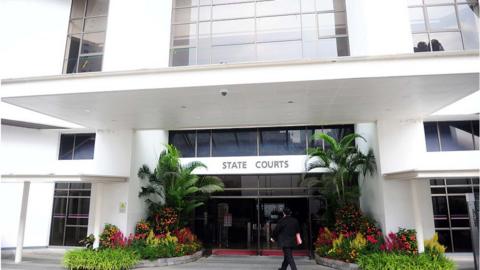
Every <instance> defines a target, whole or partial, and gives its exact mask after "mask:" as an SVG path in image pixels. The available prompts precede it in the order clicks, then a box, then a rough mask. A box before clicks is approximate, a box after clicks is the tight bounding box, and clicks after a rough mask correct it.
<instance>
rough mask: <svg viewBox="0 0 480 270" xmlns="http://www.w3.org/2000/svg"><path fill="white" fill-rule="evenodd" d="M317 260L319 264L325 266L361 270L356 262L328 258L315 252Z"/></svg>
mask: <svg viewBox="0 0 480 270" xmlns="http://www.w3.org/2000/svg"><path fill="white" fill-rule="evenodd" d="M315 262H317V264H320V265H324V266H328V267H331V268H335V269H340V270H359V269H360V268H359V267H358V265H356V264H354V263H347V262H343V261H339V260H334V259H328V258H324V257H320V256H318V255H317V254H315Z"/></svg>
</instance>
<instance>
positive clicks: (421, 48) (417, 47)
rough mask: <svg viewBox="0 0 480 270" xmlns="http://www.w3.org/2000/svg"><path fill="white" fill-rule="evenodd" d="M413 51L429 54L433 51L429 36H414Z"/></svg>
mask: <svg viewBox="0 0 480 270" xmlns="http://www.w3.org/2000/svg"><path fill="white" fill-rule="evenodd" d="M412 38H413V51H414V52H429V51H431V48H430V42H429V39H428V34H414V35H413V37H412Z"/></svg>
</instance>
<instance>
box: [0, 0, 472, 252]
mask: <svg viewBox="0 0 480 270" xmlns="http://www.w3.org/2000/svg"><path fill="white" fill-rule="evenodd" d="M0 10H1V16H0V18H1V25H2V37H3V39H2V40H3V41H4V42H2V45H1V46H2V54H3V56H2V64H3V65H2V66H3V69H2V77H3V80H2V85H1V86H2V88H1V94H2V102H3V105H4V106H7V104H8V105H14V106H18V107H21V108H23V109H27V110H30V111H33V112H36V113H41V114H43V115H47V116H50V117H55V118H58V119H61V120H64V121H68V122H70V123H74V124H75V125H74V126H75V127H74V128H66V129H65V128H64V127H66V126H68V127H71V125H68V124H65V122H60V121H57V122H56V123H57V124H51V123H50V124H48V123H45V122H42V123H38V122H35V121H33V120H32V119H31V118H28V119H22V118H21V117H20V115H19V114H10V115H6V116H3V115H2V118H3V119H2V141H1V145H2V150H1V156H2V183H1V184H0V187H1V191H0V192H1V196H0V205H1V208H2V219H1V224H2V240H1V243H2V247H15V246H37V247H38V246H70V245H76V244H77V242H78V240H79V239H81V238H83V237H85V236H86V235H87V234H90V233H94V234H98V233H99V231H100V230H101V229H102V227H103V225H104V224H105V223H112V224H115V225H117V226H118V227H119V228H120V229H121V230H122V231H123V232H125V233H127V234H128V233H130V232H132V231H133V229H134V225H135V222H136V221H138V220H140V219H141V218H144V217H145V211H146V210H145V205H144V202H143V200H142V199H140V198H138V192H139V189H140V186H141V185H142V182H141V181H140V180H139V179H138V176H137V171H138V168H139V167H140V166H141V165H142V164H148V165H150V166H151V167H152V166H154V165H155V162H156V159H157V158H158V155H159V154H160V152H161V151H162V149H164V146H165V144H167V143H171V144H174V145H175V146H177V147H178V148H179V149H180V150H181V152H182V153H183V156H184V159H185V160H192V159H195V160H201V161H203V162H204V163H205V164H206V165H207V166H208V169H207V170H204V171H201V172H197V173H201V174H212V175H218V176H219V177H221V178H222V179H223V180H224V182H225V185H226V189H225V191H224V192H223V193H218V194H214V196H212V198H211V199H210V200H209V201H208V202H207V204H206V207H204V208H202V209H200V210H199V211H197V213H196V215H195V222H194V228H195V230H196V232H197V233H198V234H199V235H200V236H201V237H202V238H203V239H204V240H205V241H207V240H208V241H207V242H208V243H209V245H210V246H211V247H213V248H215V247H219V246H222V247H224V246H225V243H226V241H227V239H228V243H229V247H230V248H240V249H249V250H254V251H255V252H259V254H262V251H263V250H267V249H270V248H272V247H271V246H269V244H268V241H266V240H267V239H268V237H267V235H268V230H269V228H270V225H271V224H272V223H274V222H275V220H274V219H275V218H274V216H275V215H274V212H275V211H276V210H278V209H280V208H282V207H284V206H290V207H291V208H293V209H294V211H295V212H296V214H297V216H298V217H299V219H300V220H301V223H302V233H303V234H304V238H305V239H306V243H307V244H306V246H305V248H306V249H308V248H309V247H311V243H312V239H313V238H314V237H315V235H316V229H317V228H318V227H319V226H321V225H322V217H321V213H322V211H324V210H325V207H328V205H325V204H324V200H323V198H322V196H320V195H316V194H317V193H316V192H315V191H312V190H310V189H308V188H305V187H302V186H299V185H298V183H299V181H300V180H301V178H302V175H303V174H304V173H305V159H306V149H307V148H308V147H311V146H312V145H316V146H318V142H315V141H312V140H311V135H312V134H313V133H314V132H316V131H321V132H326V133H328V134H330V135H332V136H334V137H337V138H340V137H341V136H343V135H344V134H347V133H351V132H356V133H359V134H361V135H362V136H364V137H365V138H366V140H367V142H363V141H358V142H357V145H358V146H359V147H360V148H361V149H363V150H366V149H368V148H372V149H373V150H374V153H375V156H376V162H377V168H378V169H377V172H376V174H375V175H373V176H371V177H369V178H368V179H364V180H363V181H361V184H360V189H361V197H360V205H361V208H362V210H363V211H364V212H365V213H367V214H369V215H371V216H372V217H374V218H375V219H376V220H377V221H378V222H379V223H380V226H381V228H382V230H383V231H385V232H388V231H396V230H397V229H398V227H407V228H414V229H416V231H417V236H418V239H419V246H420V249H422V243H423V239H426V238H430V237H431V236H432V235H433V233H434V232H438V233H439V235H440V239H441V242H442V243H443V244H444V245H446V246H447V248H448V251H450V252H462V251H469V250H471V244H470V236H469V226H470V225H469V223H468V213H467V209H466V202H465V194H466V193H472V192H475V193H477V194H478V181H479V180H478V177H479V171H478V169H479V167H478V161H479V160H480V152H479V124H478V110H476V111H470V112H468V113H467V114H456V115H448V114H447V115H445V114H438V113H437V114H434V113H435V112H437V111H438V110H440V109H441V108H444V107H446V106H448V105H450V104H452V103H454V102H456V101H458V100H461V99H463V98H465V97H467V96H469V95H472V94H473V95H474V96H475V95H477V96H478V90H479V83H478V76H479V70H478V47H479V42H478V1H476V0H435V1H434V0H408V1H407V0H394V1H382V0H174V1H167V0H164V1H157V0H136V1H108V0H72V1H53V0H36V1H31V0H15V1H2V2H1V8H0ZM464 109H466V108H464ZM33 112H32V113H33ZM222 209H223V210H222ZM225 210H226V211H228V212H229V213H231V215H232V219H233V222H232V227H230V228H229V233H228V234H226V233H220V232H221V230H220V228H221V218H222V217H220V216H219V214H220V213H224V212H225Z"/></svg>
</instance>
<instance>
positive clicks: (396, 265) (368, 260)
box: [357, 252, 455, 270]
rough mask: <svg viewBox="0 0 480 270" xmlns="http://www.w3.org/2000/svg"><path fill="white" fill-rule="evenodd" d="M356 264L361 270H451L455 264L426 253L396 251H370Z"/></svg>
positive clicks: (360, 257)
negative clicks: (410, 253)
mask: <svg viewBox="0 0 480 270" xmlns="http://www.w3.org/2000/svg"><path fill="white" fill-rule="evenodd" d="M357 264H358V265H359V266H360V268H361V269H363V270H399V269H402V270H423V269H425V270H451V269H455V264H454V263H453V262H452V261H451V260H449V259H447V258H445V257H432V256H430V255H428V254H425V253H423V254H419V255H407V254H397V253H384V252H381V253H372V254H368V255H361V256H359V257H358V259H357Z"/></svg>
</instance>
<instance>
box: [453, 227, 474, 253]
mask: <svg viewBox="0 0 480 270" xmlns="http://www.w3.org/2000/svg"><path fill="white" fill-rule="evenodd" d="M452 235H453V247H454V248H455V252H471V251H472V241H471V238H470V230H453V231H452Z"/></svg>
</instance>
